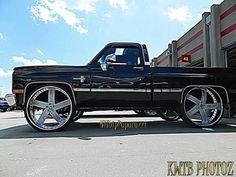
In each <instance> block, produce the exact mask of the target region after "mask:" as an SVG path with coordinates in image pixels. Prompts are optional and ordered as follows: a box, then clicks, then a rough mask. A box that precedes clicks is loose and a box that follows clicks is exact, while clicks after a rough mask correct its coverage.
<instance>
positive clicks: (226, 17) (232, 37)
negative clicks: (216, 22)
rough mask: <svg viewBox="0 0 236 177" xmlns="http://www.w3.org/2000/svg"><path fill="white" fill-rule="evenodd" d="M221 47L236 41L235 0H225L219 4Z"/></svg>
mask: <svg viewBox="0 0 236 177" xmlns="http://www.w3.org/2000/svg"><path fill="white" fill-rule="evenodd" d="M219 8H220V22H221V24H220V26H221V34H220V35H221V41H222V48H226V47H229V46H230V45H232V44H234V43H236V1H235V0H225V1H224V2H222V4H221V5H220V7H219Z"/></svg>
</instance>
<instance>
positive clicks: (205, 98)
mask: <svg viewBox="0 0 236 177" xmlns="http://www.w3.org/2000/svg"><path fill="white" fill-rule="evenodd" d="M206 101H207V89H206V88H203V89H202V96H201V102H202V104H206Z"/></svg>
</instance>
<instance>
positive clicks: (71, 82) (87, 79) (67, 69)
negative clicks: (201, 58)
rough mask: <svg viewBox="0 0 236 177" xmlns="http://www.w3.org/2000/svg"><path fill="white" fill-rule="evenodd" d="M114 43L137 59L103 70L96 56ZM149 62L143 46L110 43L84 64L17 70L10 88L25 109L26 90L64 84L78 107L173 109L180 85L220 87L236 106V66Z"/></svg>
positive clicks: (177, 101)
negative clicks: (20, 91) (135, 54)
mask: <svg viewBox="0 0 236 177" xmlns="http://www.w3.org/2000/svg"><path fill="white" fill-rule="evenodd" d="M112 47H136V48H138V50H139V55H140V63H139V64H138V65H110V66H109V67H108V69H107V71H103V70H102V69H101V66H100V65H99V63H98V59H99V58H100V57H101V56H102V55H103V54H104V52H105V51H107V50H108V49H109V48H112ZM127 60H129V58H127ZM148 61H149V58H148V53H147V49H146V46H145V45H140V44H137V43H111V44H108V45H107V46H106V47H105V48H104V49H102V50H101V52H99V53H98V55H96V56H95V57H94V59H93V60H92V61H91V62H90V63H89V64H88V65H86V66H30V67H18V68H15V69H14V73H13V89H24V94H17V95H16V101H17V105H18V106H20V107H23V106H24V103H25V100H26V99H27V95H28V94H30V92H32V91H33V90H34V89H36V88H37V87H39V86H42V85H47V84H48V85H54V84H57V85H60V86H63V87H64V86H65V87H66V88H67V90H68V91H69V92H71V95H72V96H73V97H74V100H75V104H76V105H77V108H78V109H84V110H102V109H122V110H124V109H125V110H129V109H136V108H140V109H150V108H157V107H167V106H168V107H169V106H170V107H175V106H178V105H179V104H180V103H181V96H182V94H183V91H184V88H186V87H187V86H190V85H215V86H220V87H223V88H225V89H226V90H227V92H228V95H229V100H230V104H231V106H232V107H233V104H235V101H236V69H233V68H182V67H181V68H180V67H178V68H177V67H150V65H148V64H147V62H148ZM145 63H146V64H145ZM81 78H82V79H81Z"/></svg>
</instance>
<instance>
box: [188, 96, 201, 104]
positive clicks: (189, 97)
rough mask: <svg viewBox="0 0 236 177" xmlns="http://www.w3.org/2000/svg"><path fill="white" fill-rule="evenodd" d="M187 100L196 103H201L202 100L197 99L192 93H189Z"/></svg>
mask: <svg viewBox="0 0 236 177" xmlns="http://www.w3.org/2000/svg"><path fill="white" fill-rule="evenodd" d="M187 100H189V101H191V102H193V103H195V104H199V103H200V102H201V101H200V100H199V99H197V98H196V97H195V96H193V95H190V94H188V95H187Z"/></svg>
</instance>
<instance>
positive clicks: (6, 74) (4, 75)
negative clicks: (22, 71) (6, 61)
mask: <svg viewBox="0 0 236 177" xmlns="http://www.w3.org/2000/svg"><path fill="white" fill-rule="evenodd" d="M11 75H12V71H11V70H4V69H2V68H0V78H9V77H11Z"/></svg>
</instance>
